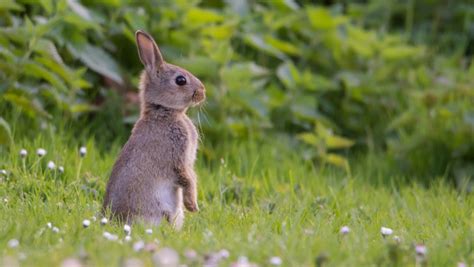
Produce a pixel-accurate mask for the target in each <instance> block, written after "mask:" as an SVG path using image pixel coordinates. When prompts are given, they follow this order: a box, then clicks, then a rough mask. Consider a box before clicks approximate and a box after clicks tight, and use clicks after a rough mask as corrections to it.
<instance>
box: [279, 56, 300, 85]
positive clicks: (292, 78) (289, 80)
mask: <svg viewBox="0 0 474 267" xmlns="http://www.w3.org/2000/svg"><path fill="white" fill-rule="evenodd" d="M276 75H277V77H278V79H280V81H281V82H282V83H283V84H284V85H285V87H286V88H287V89H296V83H297V82H298V81H299V79H300V74H299V71H298V69H297V68H296V67H295V65H294V64H293V63H292V62H291V61H287V62H285V63H283V64H281V65H280V66H278V68H277V71H276Z"/></svg>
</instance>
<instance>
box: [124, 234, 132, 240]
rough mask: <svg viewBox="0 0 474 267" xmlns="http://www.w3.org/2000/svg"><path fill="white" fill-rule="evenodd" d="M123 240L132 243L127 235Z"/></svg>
mask: <svg viewBox="0 0 474 267" xmlns="http://www.w3.org/2000/svg"><path fill="white" fill-rule="evenodd" d="M124 240H125V242H130V241H132V237H131V236H129V235H127V236H125V238H124Z"/></svg>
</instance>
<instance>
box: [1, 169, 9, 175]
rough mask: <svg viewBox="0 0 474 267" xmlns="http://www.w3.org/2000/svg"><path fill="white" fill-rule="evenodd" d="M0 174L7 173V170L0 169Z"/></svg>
mask: <svg viewBox="0 0 474 267" xmlns="http://www.w3.org/2000/svg"><path fill="white" fill-rule="evenodd" d="M0 174H3V175H5V176H7V175H8V172H7V170H0Z"/></svg>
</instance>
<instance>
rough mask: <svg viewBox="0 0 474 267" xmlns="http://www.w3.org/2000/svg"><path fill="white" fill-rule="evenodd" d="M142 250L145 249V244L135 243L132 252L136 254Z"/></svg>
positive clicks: (141, 242)
mask: <svg viewBox="0 0 474 267" xmlns="http://www.w3.org/2000/svg"><path fill="white" fill-rule="evenodd" d="M143 248H145V242H143V241H142V240H140V241H137V242H135V243H134V244H133V250H135V251H137V252H138V251H140V250H143Z"/></svg>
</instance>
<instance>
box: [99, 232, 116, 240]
mask: <svg viewBox="0 0 474 267" xmlns="http://www.w3.org/2000/svg"><path fill="white" fill-rule="evenodd" d="M102 236H103V237H105V239H107V240H110V241H116V240H117V239H118V236H117V235H114V234H111V233H109V232H104V233H103V234H102Z"/></svg>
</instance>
